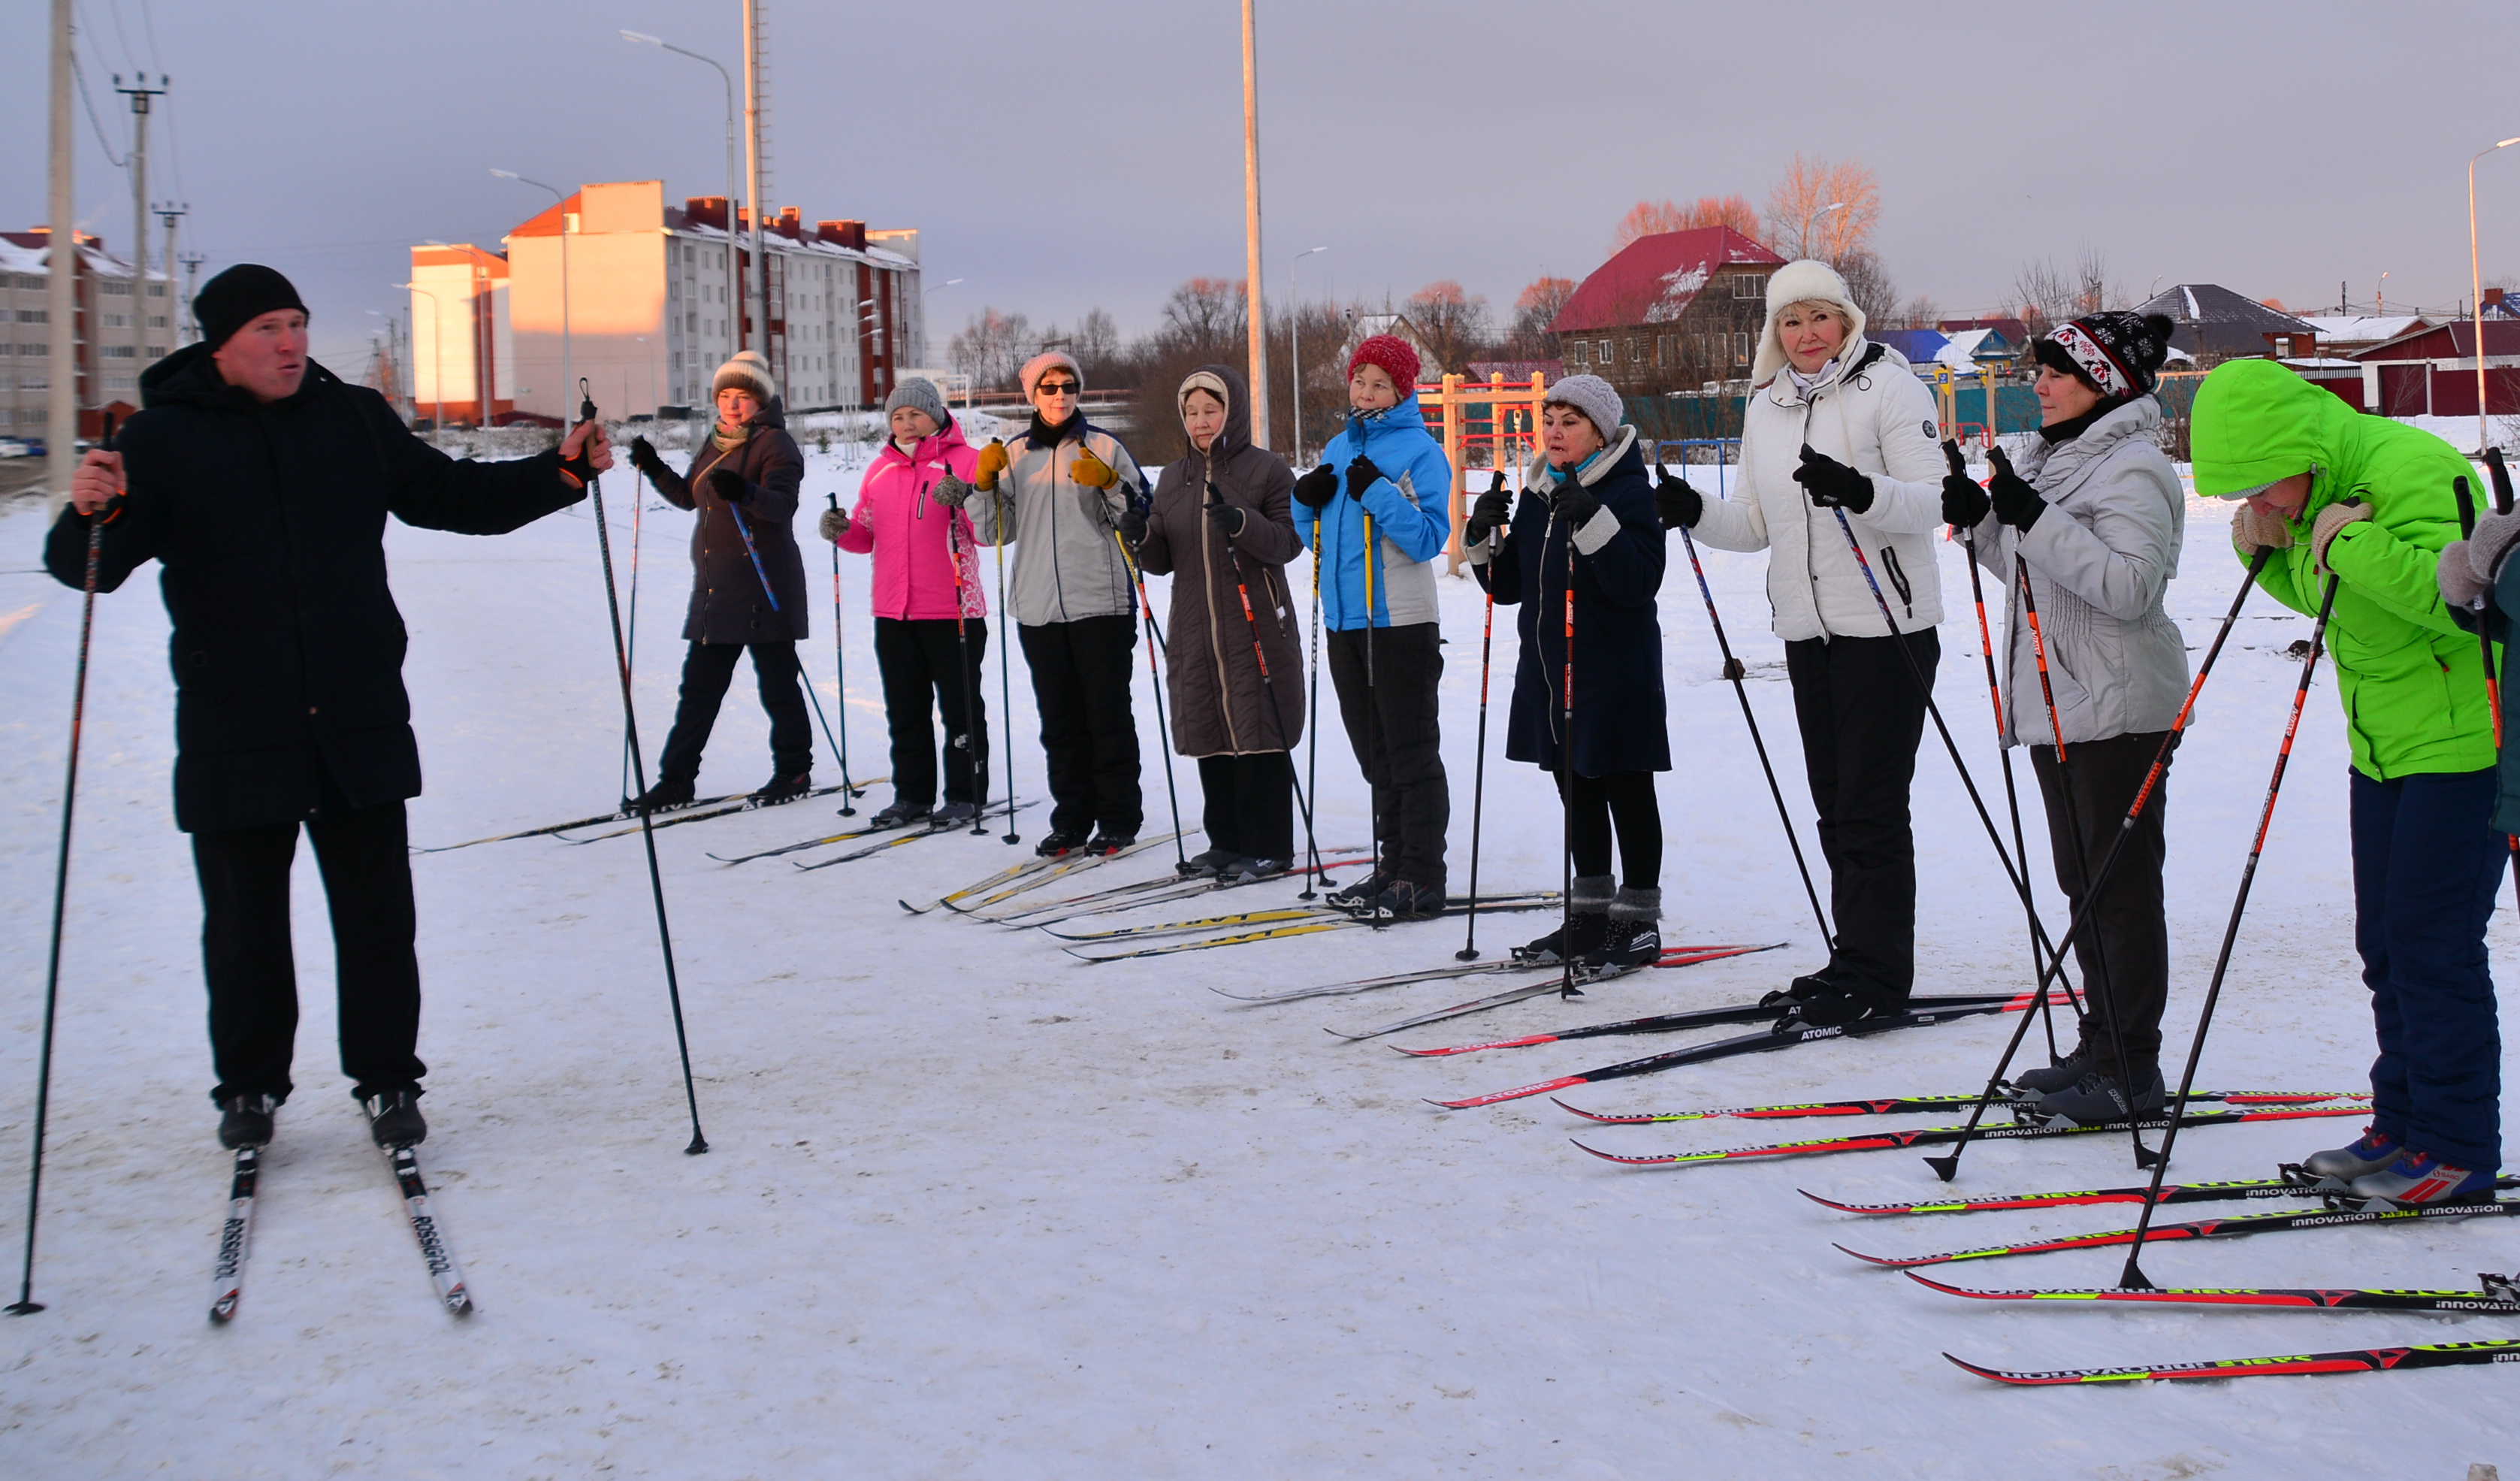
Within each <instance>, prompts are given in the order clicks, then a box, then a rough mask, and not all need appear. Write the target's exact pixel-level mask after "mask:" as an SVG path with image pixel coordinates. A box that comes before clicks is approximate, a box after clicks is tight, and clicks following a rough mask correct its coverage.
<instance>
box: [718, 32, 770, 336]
mask: <svg viewBox="0 0 2520 1481" xmlns="http://www.w3.org/2000/svg"><path fill="white" fill-rule="evenodd" d="M743 149H744V173H745V176H746V178H745V180H744V194H746V195H748V196H750V197H751V198H752V310H753V314H752V334H751V335H750V336H747V337H743V340H742V342H743V343H745V344H747V345H749V346H750V347H752V348H754V349H757V350H759V351H761V358H762V359H764V360H768V359H769V358H770V259H769V258H767V257H765V256H763V255H762V232H761V217H762V213H763V206H762V203H761V202H762V195H761V0H743ZM729 209H730V211H731V210H732V209H733V206H732V204H730V206H729ZM733 225H734V222H733V220H732V219H730V220H729V222H728V226H729V228H730V230H729V232H728V236H729V237H730V238H733V236H734V233H733V231H732V227H733ZM743 309H744V305H742V304H738V305H736V315H737V318H738V319H739V320H740V319H741V318H742V315H743Z"/></svg>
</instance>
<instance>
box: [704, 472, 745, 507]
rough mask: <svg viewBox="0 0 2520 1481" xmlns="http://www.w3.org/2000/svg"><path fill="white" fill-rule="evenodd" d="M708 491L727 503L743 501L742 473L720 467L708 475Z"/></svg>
mask: <svg viewBox="0 0 2520 1481" xmlns="http://www.w3.org/2000/svg"><path fill="white" fill-rule="evenodd" d="M708 486H709V492H710V493H712V494H715V495H717V496H718V497H719V498H721V499H723V500H725V501H726V502H727V503H729V504H741V503H742V502H743V474H742V473H739V472H737V471H734V470H733V469H727V468H721V469H719V470H717V471H715V472H713V473H710V474H709V475H708Z"/></svg>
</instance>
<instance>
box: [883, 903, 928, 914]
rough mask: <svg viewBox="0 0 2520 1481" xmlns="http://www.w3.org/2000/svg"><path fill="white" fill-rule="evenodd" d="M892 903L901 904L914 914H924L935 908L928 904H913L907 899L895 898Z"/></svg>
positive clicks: (904, 908)
mask: <svg viewBox="0 0 2520 1481" xmlns="http://www.w3.org/2000/svg"><path fill="white" fill-rule="evenodd" d="M892 903H893V904H895V905H898V906H900V907H901V908H902V909H903V910H906V911H908V912H910V913H911V914H912V915H914V916H923V915H925V914H927V913H928V912H929V911H930V910H933V909H934V908H935V907H933V906H927V905H913V904H911V903H910V902H909V901H907V900H895V901H894V902H892Z"/></svg>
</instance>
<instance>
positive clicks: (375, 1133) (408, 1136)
mask: <svg viewBox="0 0 2520 1481" xmlns="http://www.w3.org/2000/svg"><path fill="white" fill-rule="evenodd" d="M359 1104H360V1106H361V1107H362V1108H363V1109H365V1110H366V1111H367V1113H368V1135H369V1136H371V1137H374V1138H376V1139H377V1145H379V1146H384V1147H394V1146H418V1145H419V1144H422V1143H423V1142H426V1141H427V1140H428V1123H427V1121H424V1120H422V1119H421V1115H420V1088H419V1087H418V1086H405V1087H404V1088H402V1089H400V1090H381V1091H374V1092H371V1093H370V1094H368V1095H365V1096H361V1097H359Z"/></svg>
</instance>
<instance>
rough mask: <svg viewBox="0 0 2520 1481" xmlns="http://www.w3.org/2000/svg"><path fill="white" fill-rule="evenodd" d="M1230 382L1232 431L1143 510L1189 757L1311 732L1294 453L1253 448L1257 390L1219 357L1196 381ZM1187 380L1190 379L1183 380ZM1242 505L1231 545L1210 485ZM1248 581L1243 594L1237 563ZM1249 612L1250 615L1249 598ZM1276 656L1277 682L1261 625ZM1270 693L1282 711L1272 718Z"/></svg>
mask: <svg viewBox="0 0 2520 1481" xmlns="http://www.w3.org/2000/svg"><path fill="white" fill-rule="evenodd" d="M1202 378H1213V379H1214V380H1215V381H1218V382H1219V383H1221V384H1222V385H1223V387H1224V395H1223V396H1222V397H1221V398H1220V399H1222V400H1224V401H1225V403H1226V407H1225V430H1223V431H1221V432H1219V433H1217V435H1216V440H1215V442H1214V443H1213V444H1212V445H1211V446H1210V447H1209V448H1208V450H1207V452H1206V453H1204V454H1202V453H1200V452H1199V451H1198V450H1197V449H1196V448H1193V449H1191V452H1190V455H1189V456H1188V457H1186V458H1184V459H1182V460H1181V461H1180V462H1178V463H1175V464H1173V465H1172V466H1171V467H1169V468H1167V469H1165V470H1164V471H1163V475H1162V476H1161V477H1159V478H1157V479H1156V480H1155V491H1154V495H1153V497H1152V498H1151V499H1150V500H1149V501H1148V510H1147V538H1146V539H1145V540H1144V541H1143V542H1141V543H1140V545H1139V546H1138V563H1139V565H1141V566H1143V567H1144V568H1145V569H1146V571H1147V572H1148V574H1149V575H1155V576H1161V575H1165V574H1167V573H1169V574H1171V575H1172V576H1173V601H1172V616H1171V620H1170V621H1169V623H1168V624H1167V626H1166V632H1165V635H1164V656H1165V664H1164V667H1165V672H1166V673H1167V675H1168V676H1169V677H1170V678H1171V680H1172V686H1173V749H1174V750H1176V751H1178V752H1180V753H1181V754H1183V755H1185V756H1250V755H1257V754H1259V753H1261V752H1264V751H1283V750H1290V749H1292V748H1293V747H1294V745H1295V742H1297V741H1298V740H1302V739H1303V735H1304V651H1303V646H1302V643H1301V641H1300V639H1299V637H1298V630H1297V628H1296V625H1295V612H1294V607H1295V601H1294V598H1293V596H1292V594H1291V592H1290V591H1289V589H1288V587H1287V585H1286V562H1287V561H1291V560H1293V559H1294V558H1295V553H1296V552H1297V551H1300V550H1302V549H1303V548H1304V547H1303V542H1302V541H1301V540H1299V539H1297V538H1296V536H1295V520H1294V514H1293V505H1292V495H1293V492H1294V487H1295V475H1294V473H1293V472H1292V471H1290V470H1289V469H1288V468H1287V467H1286V460H1285V459H1283V458H1281V457H1279V456H1278V455H1277V454H1276V453H1273V452H1270V451H1268V450H1267V449H1266V448H1258V447H1253V446H1252V445H1251V407H1250V397H1249V395H1248V394H1247V393H1246V392H1245V391H1244V389H1243V384H1242V377H1241V376H1240V375H1239V374H1238V373H1237V372H1236V371H1234V370H1233V369H1232V368H1230V367H1227V366H1222V365H1207V366H1201V367H1200V368H1199V369H1198V371H1197V372H1195V373H1194V374H1193V378H1192V379H1193V380H1194V381H1195V380H1200V379H1202ZM1187 384H1188V382H1185V386H1187ZM1211 485H1213V486H1214V488H1215V489H1216V495H1217V497H1218V498H1219V499H1220V500H1222V501H1223V502H1225V503H1227V504H1230V505H1232V506H1234V507H1235V508H1237V509H1239V510H1241V511H1242V533H1240V534H1238V535H1237V536H1235V537H1234V538H1233V540H1231V541H1228V540H1227V539H1226V538H1225V537H1224V536H1223V535H1222V534H1220V533H1218V532H1217V527H1216V521H1214V520H1213V519H1210V518H1208V517H1207V497H1208V496H1207V490H1208V488H1209V487H1210V486H1211ZM1237 562H1240V564H1241V567H1242V589H1241V591H1239V592H1238V591H1236V590H1235V580H1234V577H1235V565H1236V563H1237ZM1246 593H1247V594H1248V595H1249V597H1250V599H1251V616H1250V618H1249V619H1248V620H1246V619H1245V618H1244V617H1243V615H1242V599H1243V596H1244V594H1246ZM1255 631H1256V632H1257V633H1258V635H1259V639H1260V646H1261V649H1262V651H1265V652H1266V653H1267V654H1268V655H1269V679H1268V683H1267V684H1266V685H1265V686H1264V685H1263V684H1262V682H1261V679H1260V663H1259V659H1258V657H1257V656H1256V655H1255V654H1254V653H1253V652H1252V651H1251V639H1252V635H1253V633H1254V632H1255ZM1272 694H1274V695H1275V696H1276V697H1277V701H1278V714H1277V718H1275V719H1274V720H1273V719H1271V718H1270V715H1269V710H1268V707H1267V700H1268V697H1269V696H1270V695H1272Z"/></svg>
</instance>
